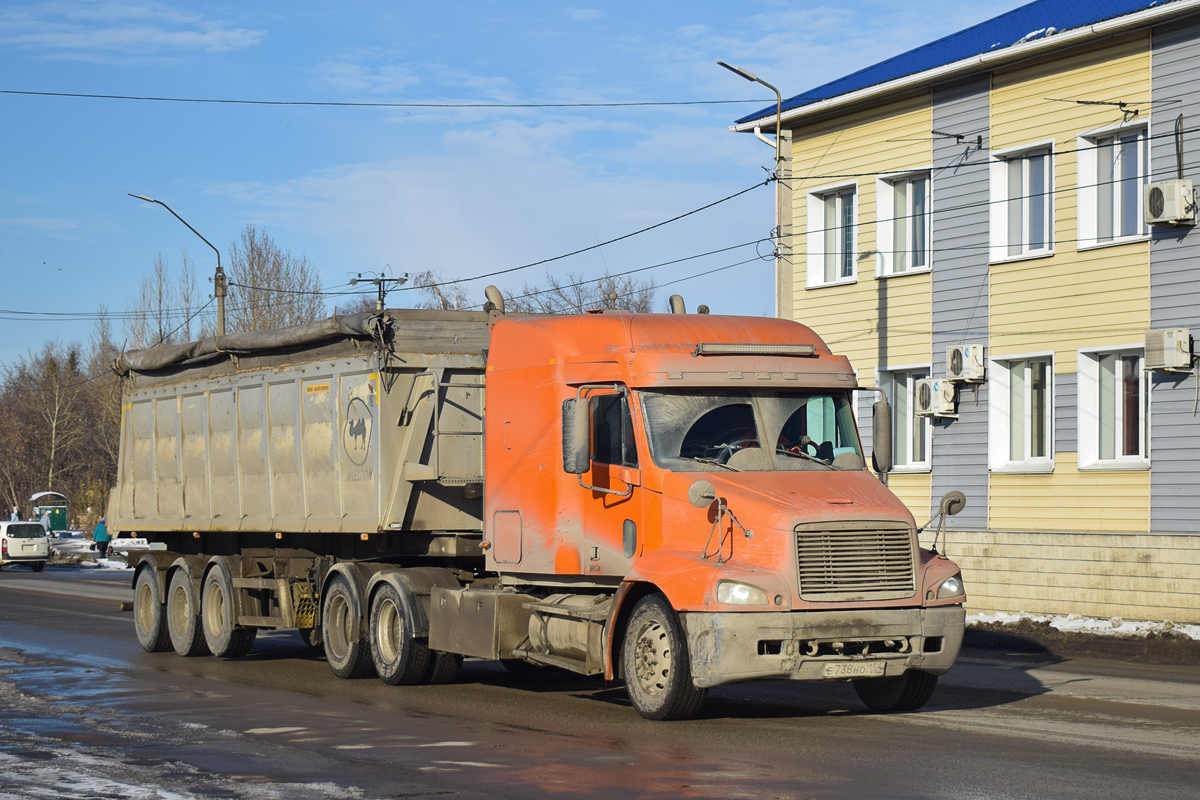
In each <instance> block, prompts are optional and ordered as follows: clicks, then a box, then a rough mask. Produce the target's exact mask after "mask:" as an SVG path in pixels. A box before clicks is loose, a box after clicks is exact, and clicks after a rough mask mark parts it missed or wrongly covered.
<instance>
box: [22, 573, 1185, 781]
mask: <svg viewBox="0 0 1200 800" xmlns="http://www.w3.org/2000/svg"><path fill="white" fill-rule="evenodd" d="M128 581H129V576H128V574H127V573H126V574H120V573H118V574H103V573H100V572H98V571H92V572H86V573H85V572H82V571H80V570H54V569H52V568H48V569H47V570H46V571H45V572H44V573H41V574H40V575H33V574H32V573H29V572H24V571H20V570H16V569H13V568H8V569H5V570H4V571H3V572H2V573H0V776H2V778H0V800H7V798H22V799H24V798H58V797H72V798H93V797H94V798H101V797H128V798H163V800H167V799H168V798H170V799H171V800H173V799H174V798H189V799H190V798H247V799H256V798H272V799H273V798H280V799H281V800H282V798H288V799H289V800H293V799H294V800H305V799H306V798H342V797H349V798H401V797H403V798H407V797H465V798H475V797H490V798H505V797H523V798H528V797H547V796H549V797H554V796H561V797H620V798H641V797H664V796H670V797H747V798H749V797H753V798H762V797H765V798H797V799H798V800H799V799H801V798H927V797H937V798H1047V797H1054V798H1076V797H1078V798H1097V797H1114V798H1138V797H1145V798H1175V797H1179V798H1185V797H1186V798H1189V800H1190V798H1194V797H1195V796H1196V791H1197V790H1196V787H1197V786H1198V785H1200V668H1196V667H1154V666H1146V665H1130V664H1123V663H1120V662H1116V661H1108V660H1086V659H1073V660H1061V659H1055V658H1051V657H1045V658H1042V657H1032V656H1028V655H1023V656H1016V655H1005V654H996V653H982V652H979V651H967V652H965V653H964V656H963V658H962V659H961V660H960V663H959V665H958V666H956V667H955V669H954V670H953V671H952V672H951V673H950V674H949V675H947V676H944V677H943V678H942V681H941V683H940V685H939V687H938V690H937V693H936V694H935V695H934V698H933V700H932V701H931V702H930V704H929V705H928V706H926V708H925V709H923V710H922V711H921V712H918V713H913V714H902V715H878V714H871V713H868V712H866V711H865V710H863V708H862V706H861V705H860V704H859V702H858V700H857V697H856V696H855V695H854V692H853V689H852V688H851V687H850V686H849V685H848V684H820V685H811V684H810V685H801V684H787V683H775V684H753V685H741V686H729V687H723V688H720V689H717V690H714V691H713V692H711V693H710V699H709V704H708V705H707V706H706V713H705V716H704V718H703V719H700V720H695V721H691V722H674V723H654V722H648V721H646V720H643V719H641V718H640V717H638V716H637V714H636V713H635V712H634V711H633V710H632V709H631V708H630V707H629V705H628V703H627V701H626V699H625V695H624V690H623V689H622V688H620V687H610V686H606V685H605V684H604V683H603V682H601V681H598V680H592V679H581V678H578V677H574V676H570V675H567V674H565V673H559V672H555V671H550V670H547V671H544V672H542V671H539V672H538V673H537V674H535V675H522V676H517V675H512V674H509V673H508V672H507V671H505V670H504V669H503V668H502V667H500V666H499V665H495V664H491V663H488V662H473V661H468V662H467V663H466V664H465V665H464V667H463V671H462V674H461V675H460V678H459V681H458V682H457V683H455V684H452V685H449V686H419V687H390V686H386V685H384V684H383V683H382V682H380V681H378V680H373V679H371V680H359V681H342V680H338V679H337V678H335V677H334V676H333V675H332V673H331V672H330V671H329V668H328V666H327V665H326V664H325V662H324V660H323V659H322V658H321V657H320V655H319V652H318V651H313V650H310V649H309V648H307V647H305V646H304V645H303V644H302V643H301V641H300V639H299V637H298V636H297V635H296V634H295V633H294V632H289V633H272V634H267V635H260V637H259V639H258V642H257V643H256V645H255V649H254V651H253V652H252V653H251V655H250V656H249V657H247V658H244V659H238V660H234V661H220V660H217V659H214V658H211V657H205V658H194V659H183V658H179V657H178V656H176V655H174V654H173V653H162V654H160V653H154V654H151V653H145V652H143V651H142V650H141V648H140V647H138V645H137V641H136V640H135V638H134V636H133V624H132V620H131V614H130V613H129V612H128V611H122V610H120V609H121V608H122V605H121V603H122V602H123V601H125V602H127V601H128V600H130V599H131V597H132V592H131V590H130V589H129V584H128Z"/></svg>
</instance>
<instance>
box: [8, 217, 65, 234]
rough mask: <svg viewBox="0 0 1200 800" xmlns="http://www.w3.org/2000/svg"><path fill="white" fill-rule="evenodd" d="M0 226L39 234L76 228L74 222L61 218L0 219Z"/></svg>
mask: <svg viewBox="0 0 1200 800" xmlns="http://www.w3.org/2000/svg"><path fill="white" fill-rule="evenodd" d="M0 225H4V226H7V227H10V228H24V229H25V230H30V231H39V232H41V233H58V232H61V231H67V230H71V229H72V228H75V227H77V226H76V225H75V223H74V222H71V221H70V220H69V219H62V218H61V217H8V218H0Z"/></svg>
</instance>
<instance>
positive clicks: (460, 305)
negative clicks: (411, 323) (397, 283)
mask: <svg viewBox="0 0 1200 800" xmlns="http://www.w3.org/2000/svg"><path fill="white" fill-rule="evenodd" d="M412 285H413V287H414V288H416V289H419V290H420V293H421V299H420V300H418V301H417V303H416V304H415V305H414V306H413V307H414V308H431V309H436V310H439V311H463V310H466V309H469V308H478V307H480V306H482V305H483V300H482V299H480V300H479V301H478V302H474V303H473V302H471V300H470V299H469V298H468V297H467V293H466V291H465V290H464V289H463V287H462V284H461V283H450V284H447V283H445V282H444V279H443V278H442V275H441V273H439V272H434V271H433V270H428V269H427V270H425V271H424V272H420V273H417V275H416V277H414V278H413V281H412Z"/></svg>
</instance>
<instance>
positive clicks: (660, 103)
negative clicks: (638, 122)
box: [0, 89, 766, 108]
mask: <svg viewBox="0 0 1200 800" xmlns="http://www.w3.org/2000/svg"><path fill="white" fill-rule="evenodd" d="M0 94H14V95H25V96H28V97H63V98H80V99H87V100H138V101H144V102H152V103H206V104H216V105H237V106H325V107H332V108H639V107H641V108H648V107H664V106H720V105H736V104H739V103H763V102H766V101H764V100H633V101H625V102H605V103H432V102H421V103H415V102H414V103H382V102H379V103H355V102H341V101H336V100H242V99H234V98H219V97H156V96H151V95H132V94H89V93H85V92H35V91H29V90H24V89H0Z"/></svg>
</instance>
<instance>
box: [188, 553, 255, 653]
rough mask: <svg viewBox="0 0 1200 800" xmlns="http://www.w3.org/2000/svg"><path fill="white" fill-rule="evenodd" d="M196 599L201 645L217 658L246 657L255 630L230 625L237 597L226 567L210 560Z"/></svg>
mask: <svg viewBox="0 0 1200 800" xmlns="http://www.w3.org/2000/svg"><path fill="white" fill-rule="evenodd" d="M200 598H201V600H200V621H201V622H202V623H203V628H204V642H205V644H207V645H208V649H209V650H210V651H212V654H213V655H214V656H217V657H219V658H241V657H242V656H244V655H246V654H247V653H249V652H250V648H252V647H254V639H255V637H257V636H258V629H257V628H243V627H241V626H240V625H235V624H234V617H235V616H236V612H237V594H236V593H235V590H234V588H233V580H232V578H231V576H230V574H229V567H228V566H227V565H226V564H225V562H224V561H223V560H222V559H219V558H218V559H214V561H213V565H212V568H211V569H209V571H208V575H207V576H205V578H204V588H203V589H202V590H201V592H200Z"/></svg>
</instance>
